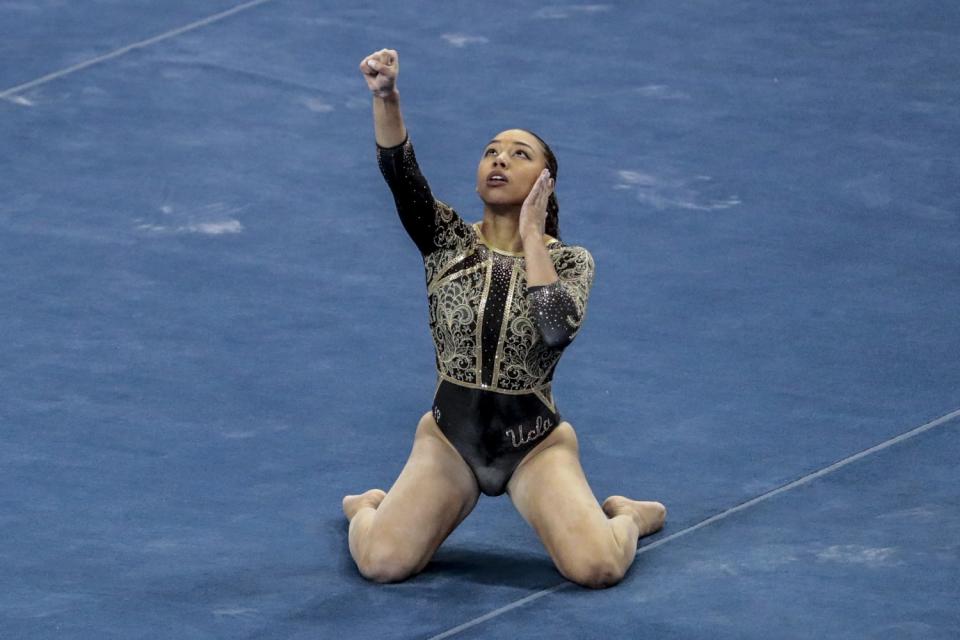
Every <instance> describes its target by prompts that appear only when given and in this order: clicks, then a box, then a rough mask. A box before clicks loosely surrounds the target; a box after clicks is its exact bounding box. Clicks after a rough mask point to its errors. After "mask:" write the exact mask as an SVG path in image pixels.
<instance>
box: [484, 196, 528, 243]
mask: <svg viewBox="0 0 960 640" xmlns="http://www.w3.org/2000/svg"><path fill="white" fill-rule="evenodd" d="M520 207H521V205H506V206H504V207H491V206H490V205H484V207H483V222H482V223H481V225H480V231H482V232H483V237H484V238H486V240H487V243H488V244H490V246H492V247H493V248H494V249H500V250H501V251H511V252H514V253H521V252H522V251H523V240H522V239H521V238H520Z"/></svg>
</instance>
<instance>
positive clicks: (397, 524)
mask: <svg viewBox="0 0 960 640" xmlns="http://www.w3.org/2000/svg"><path fill="white" fill-rule="evenodd" d="M479 496H480V490H479V488H478V486H477V481H476V478H475V477H474V476H473V472H472V471H470V468H469V467H468V466H467V463H466V462H464V460H463V458H462V457H461V456H460V454H459V453H458V452H457V450H456V449H454V448H453V445H451V444H450V442H449V441H448V440H447V439H446V438H445V437H444V435H443V433H442V432H441V431H440V427H438V426H437V423H436V421H434V419H433V415H432V414H431V413H427V414H425V415H424V416H423V417H422V418H421V419H420V424H418V425H417V431H416V435H415V436H414V441H413V448H412V450H411V452H410V457H409V458H408V459H407V462H406V464H405V465H404V467H403V470H402V471H401V472H400V475H399V477H397V480H396V481H395V482H394V483H393V486H392V487H390V490H389V491H388V492H387V495H386V497H385V498H384V499H383V502H381V503H380V506H379V507H378V508H377V511H376V516H375V518H374V522H373V528H374V530H375V532H376V534H375V539H376V540H377V541H378V542H377V543H375V546H379V547H381V549H382V551H383V552H384V553H387V554H390V555H394V556H399V557H400V558H401V559H404V560H406V562H407V563H408V564H411V565H415V566H416V568H417V570H419V569H420V568H422V567H423V565H426V563H427V562H428V561H429V559H430V557H431V556H432V555H433V553H434V552H435V551H436V549H437V547H439V546H440V543H442V542H443V541H444V540H445V539H446V537H447V536H448V535H450V533H451V532H452V531H453V530H454V528H456V526H457V525H458V524H460V522H461V521H462V520H463V519H464V518H466V517H467V515H468V514H469V513H470V512H471V511H472V510H473V507H474V506H475V505H476V504H477V499H478V498H479Z"/></svg>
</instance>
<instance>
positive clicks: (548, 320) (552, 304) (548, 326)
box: [527, 247, 594, 349]
mask: <svg viewBox="0 0 960 640" xmlns="http://www.w3.org/2000/svg"><path fill="white" fill-rule="evenodd" d="M555 268H556V272H557V274H558V276H559V277H558V279H557V280H555V281H554V282H551V283H549V284H543V285H528V286H527V298H528V300H529V301H530V306H531V310H532V312H533V316H534V320H535V322H536V324H537V328H538V329H539V331H540V336H541V337H542V338H543V341H544V343H546V344H547V346H549V347H553V348H555V349H563V348H564V347H566V346H567V345H569V344H570V343H571V342H573V338H574V337H575V336H576V335H577V333H578V332H579V331H580V327H581V326H582V324H583V320H584V316H585V315H586V311H587V298H588V297H589V295H590V288H591V287H592V286H593V275H594V263H593V256H591V255H590V252H589V251H587V250H586V249H584V248H583V247H564V248H563V249H561V250H560V253H559V255H558V257H557V258H556V263H555Z"/></svg>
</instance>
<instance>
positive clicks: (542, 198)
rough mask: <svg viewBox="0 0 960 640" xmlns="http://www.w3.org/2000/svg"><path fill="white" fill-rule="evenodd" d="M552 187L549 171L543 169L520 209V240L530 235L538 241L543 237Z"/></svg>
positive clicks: (552, 182)
mask: <svg viewBox="0 0 960 640" xmlns="http://www.w3.org/2000/svg"><path fill="white" fill-rule="evenodd" d="M553 185H554V180H553V178H551V177H550V171H549V170H547V169H544V170H543V171H542V172H541V173H540V177H538V178H537V181H536V182H534V183H533V188H532V189H530V193H529V194H527V198H526V199H525V200H524V201H523V207H521V209H520V237H521V238H524V239H525V238H526V237H527V236H528V235H530V236H532V237H534V238H536V239H538V240H539V239H541V238H542V237H543V234H544V227H545V226H546V223H547V201H548V200H549V198H550V194H551V193H553Z"/></svg>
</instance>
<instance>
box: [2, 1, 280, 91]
mask: <svg viewBox="0 0 960 640" xmlns="http://www.w3.org/2000/svg"><path fill="white" fill-rule="evenodd" d="M273 1H274V0H252V1H251V2H245V3H243V4H239V5H237V6H235V7H232V8H230V9H227V10H225V11H221V12H220V13H215V14H213V15H211V16H207V17H206V18H201V19H200V20H195V21H194V22H191V23H189V24H186V25H184V26H182V27H177V28H176V29H172V30H170V31H165V32H163V33H161V34H159V35H156V36H152V37H150V38H147V39H146V40H139V41H137V42H134V43H133V44H128V45H126V46H123V47H120V48H119V49H114V50H113V51H110V52H109V53H105V54H103V55H102V56H97V57H96V58H91V59H89V60H84V61H83V62H78V63H77V64H75V65H71V66H69V67H66V68H64V69H60V70H59V71H53V72H51V73H48V74H46V75H44V76H41V77H39V78H36V79H34V80H30V81H28V82H24V83H23V84H19V85H17V86H15V87H11V88H9V89H4V90H3V91H2V92H0V98H2V99H4V100H8V101H11V102H14V103H16V101H15V100H12V96H14V95H16V94H18V93H20V92H22V91H26V90H27V89H32V88H33V87H36V86H39V85H41V84H46V83H48V82H50V81H52V80H56V79H57V78H62V77H63V76H67V75H70V74H71V73H75V72H77V71H80V70H81V69H86V68H87V67H91V66H93V65H95V64H99V63H100V62H104V61H105V60H110V59H112V58H117V57H119V56H122V55H123V54H125V53H128V52H130V51H133V50H134V49H142V48H144V47H149V46H150V45H152V44H156V43H157V42H161V41H163V40H167V39H169V38H173V37H174V36H178V35H180V34H181V33H186V32H187V31H193V30H194V29H199V28H200V27H204V26H206V25H208V24H212V23H214V22H217V21H218V20H222V19H223V18H226V17H228V16H231V15H233V14H235V13H239V12H241V11H246V10H247V9H250V8H253V7H255V6H258V5H261V4H265V3H267V2H273Z"/></svg>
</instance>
